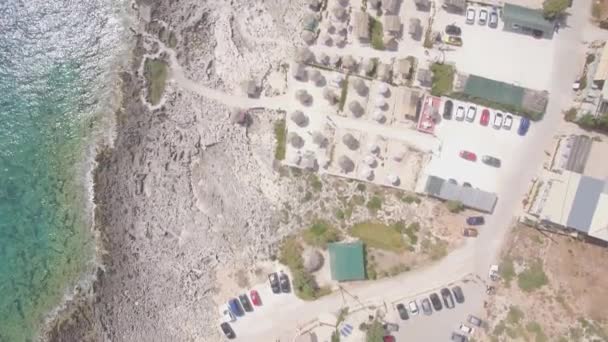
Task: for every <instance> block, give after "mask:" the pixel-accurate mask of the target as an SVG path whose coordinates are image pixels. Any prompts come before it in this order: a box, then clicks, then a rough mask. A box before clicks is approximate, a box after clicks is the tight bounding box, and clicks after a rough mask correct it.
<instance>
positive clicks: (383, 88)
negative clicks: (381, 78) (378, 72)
mask: <svg viewBox="0 0 608 342" xmlns="http://www.w3.org/2000/svg"><path fill="white" fill-rule="evenodd" d="M378 93H379V94H380V95H384V94H386V93H388V84H386V83H380V84H378Z"/></svg>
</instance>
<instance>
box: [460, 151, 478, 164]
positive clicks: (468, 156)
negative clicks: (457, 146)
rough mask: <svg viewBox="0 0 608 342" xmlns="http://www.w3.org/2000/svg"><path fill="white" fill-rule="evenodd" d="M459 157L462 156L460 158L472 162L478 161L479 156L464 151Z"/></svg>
mask: <svg viewBox="0 0 608 342" xmlns="http://www.w3.org/2000/svg"><path fill="white" fill-rule="evenodd" d="M459 155H460V158H462V159H466V160H469V161H472V162H474V161H476V160H477V155H475V153H473V152H469V151H465V150H462V151H460V154H459Z"/></svg>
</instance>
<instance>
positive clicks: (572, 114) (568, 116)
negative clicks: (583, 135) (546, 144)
mask: <svg viewBox="0 0 608 342" xmlns="http://www.w3.org/2000/svg"><path fill="white" fill-rule="evenodd" d="M576 115H577V110H576V108H574V107H572V108H570V109H568V110H567V111H566V113H565V115H564V119H565V120H566V121H569V122H572V121H575V120H576Z"/></svg>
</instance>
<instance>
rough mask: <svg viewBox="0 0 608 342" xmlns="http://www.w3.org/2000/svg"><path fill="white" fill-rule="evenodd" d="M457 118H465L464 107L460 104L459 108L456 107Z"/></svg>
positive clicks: (460, 119) (459, 119)
mask: <svg viewBox="0 0 608 342" xmlns="http://www.w3.org/2000/svg"><path fill="white" fill-rule="evenodd" d="M455 117H456V120H458V121H462V120H464V107H463V106H459V107H458V108H456V116H455Z"/></svg>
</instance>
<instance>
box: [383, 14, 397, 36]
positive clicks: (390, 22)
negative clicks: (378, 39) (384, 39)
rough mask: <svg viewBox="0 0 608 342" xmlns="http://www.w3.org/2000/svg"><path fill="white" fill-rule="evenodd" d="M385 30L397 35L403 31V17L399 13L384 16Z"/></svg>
mask: <svg viewBox="0 0 608 342" xmlns="http://www.w3.org/2000/svg"><path fill="white" fill-rule="evenodd" d="M384 30H385V31H386V32H388V33H389V34H393V35H397V34H399V32H401V19H399V16H398V15H385V16H384Z"/></svg>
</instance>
